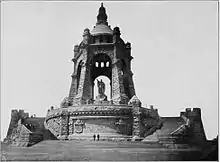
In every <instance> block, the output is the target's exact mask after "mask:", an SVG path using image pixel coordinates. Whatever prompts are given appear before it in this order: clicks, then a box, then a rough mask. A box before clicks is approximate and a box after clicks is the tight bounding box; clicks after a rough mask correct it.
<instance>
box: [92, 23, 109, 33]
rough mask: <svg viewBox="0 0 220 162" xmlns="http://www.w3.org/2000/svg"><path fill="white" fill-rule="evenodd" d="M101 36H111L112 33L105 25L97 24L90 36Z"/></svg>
mask: <svg viewBox="0 0 220 162" xmlns="http://www.w3.org/2000/svg"><path fill="white" fill-rule="evenodd" d="M102 34H108V35H112V34H113V31H112V29H111V28H110V27H109V26H107V25H105V24H97V25H96V26H95V27H94V28H93V29H92V31H91V35H102Z"/></svg>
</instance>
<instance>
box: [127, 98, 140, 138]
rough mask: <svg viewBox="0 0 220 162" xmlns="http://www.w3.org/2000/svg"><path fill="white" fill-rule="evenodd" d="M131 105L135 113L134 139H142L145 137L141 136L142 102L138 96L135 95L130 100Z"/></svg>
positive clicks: (133, 113)
mask: <svg viewBox="0 0 220 162" xmlns="http://www.w3.org/2000/svg"><path fill="white" fill-rule="evenodd" d="M128 104H129V106H132V115H133V131H132V136H133V138H132V140H133V141H140V140H142V139H143V138H142V137H141V129H142V127H141V102H140V100H139V99H138V98H137V96H133V97H132V98H131V99H130V101H129V102H128Z"/></svg>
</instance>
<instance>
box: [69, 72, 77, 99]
mask: <svg viewBox="0 0 220 162" xmlns="http://www.w3.org/2000/svg"><path fill="white" fill-rule="evenodd" d="M71 77H72V83H71V87H70V92H69V99H70V103H72V102H73V99H74V97H75V96H76V92H77V75H76V74H73V75H72V76H71Z"/></svg>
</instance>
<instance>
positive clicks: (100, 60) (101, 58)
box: [90, 54, 112, 99]
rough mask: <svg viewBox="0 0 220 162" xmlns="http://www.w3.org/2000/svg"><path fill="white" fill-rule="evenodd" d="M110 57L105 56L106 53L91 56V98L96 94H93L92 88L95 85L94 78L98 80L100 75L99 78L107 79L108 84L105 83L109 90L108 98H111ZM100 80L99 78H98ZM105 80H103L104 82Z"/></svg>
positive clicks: (94, 97)
mask: <svg viewBox="0 0 220 162" xmlns="http://www.w3.org/2000/svg"><path fill="white" fill-rule="evenodd" d="M111 64H112V62H111V59H110V57H109V56H107V55H106V54H97V55H95V56H94V57H93V59H92V60H91V63H90V65H92V66H91V69H90V76H91V83H92V94H93V96H92V98H93V99H96V96H95V95H94V94H95V93H94V88H95V86H97V85H95V80H96V81H97V79H98V80H99V79H100V77H101V78H103V77H104V78H105V79H107V78H108V79H107V80H109V83H108V85H105V86H107V87H109V88H108V91H110V93H109V97H108V99H110V98H111V94H112V92H111V91H112V88H111V82H112V67H111ZM99 81H100V80H99ZM106 83H107V82H105V84H106Z"/></svg>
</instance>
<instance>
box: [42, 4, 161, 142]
mask: <svg viewBox="0 0 220 162" xmlns="http://www.w3.org/2000/svg"><path fill="white" fill-rule="evenodd" d="M107 18H108V16H107V14H106V10H105V7H104V6H103V3H102V4H101V7H100V8H99V11H98V15H97V22H96V24H95V26H94V28H93V29H92V30H91V32H90V30H89V29H88V28H86V29H85V30H84V32H83V39H82V41H81V43H80V44H79V45H75V46H74V57H73V59H72V61H73V63H74V70H73V74H72V76H71V77H72V82H71V86H70V91H69V96H68V97H66V98H65V99H64V100H63V101H62V103H61V105H60V108H58V109H53V110H49V111H48V114H47V117H46V119H45V127H46V128H48V129H49V130H50V131H51V132H52V133H53V134H54V135H55V136H56V137H57V138H58V139H76V138H88V137H92V135H93V134H94V133H99V134H101V137H102V138H108V139H109V138H110V139H111V138H124V139H125V138H131V137H132V136H138V137H140V138H141V137H144V136H146V132H147V130H148V129H149V128H156V126H158V125H160V124H161V121H160V118H159V115H158V113H157V111H156V110H154V109H147V108H142V107H141V102H140V100H139V99H138V98H137V97H136V96H135V89H134V83H133V79H132V71H131V60H132V58H133V57H132V56H131V43H129V42H127V43H125V42H124V41H123V40H122V38H121V37H120V35H121V33H120V29H119V27H115V28H114V29H113V30H112V29H111V27H110V25H109V24H108V21H107ZM99 76H106V77H107V78H108V79H109V80H110V98H109V99H107V96H106V94H105V87H106V85H105V83H104V82H103V81H102V80H97V87H98V95H97V96H94V81H95V79H96V78H97V77H99ZM150 111H151V113H149V112H150ZM147 114H148V115H147ZM149 114H151V115H149ZM152 114H153V115H152ZM149 116H151V119H153V121H154V122H153V124H151V126H150V127H148V128H145V126H144V123H145V124H146V121H145V122H143V119H149ZM151 131H152V130H151Z"/></svg>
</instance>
